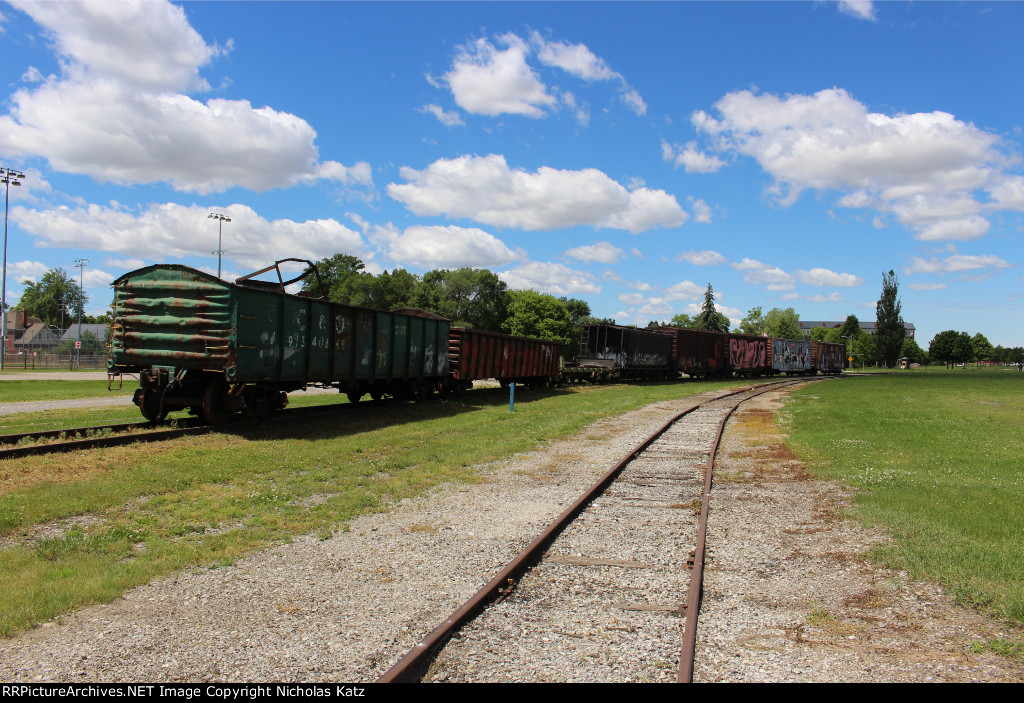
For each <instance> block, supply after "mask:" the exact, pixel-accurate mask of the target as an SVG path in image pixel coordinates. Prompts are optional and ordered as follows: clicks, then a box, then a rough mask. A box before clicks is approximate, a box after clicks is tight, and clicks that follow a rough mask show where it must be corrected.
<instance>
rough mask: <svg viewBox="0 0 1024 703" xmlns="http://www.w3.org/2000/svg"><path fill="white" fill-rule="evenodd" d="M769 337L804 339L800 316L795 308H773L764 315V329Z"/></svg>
mask: <svg viewBox="0 0 1024 703" xmlns="http://www.w3.org/2000/svg"><path fill="white" fill-rule="evenodd" d="M762 331H763V332H764V333H765V334H767V335H768V336H769V337H775V338H777V339H803V338H804V335H803V332H801V331H800V316H799V315H797V314H796V310H794V309H793V308H786V309H785V310H782V309H780V308H772V309H771V310H769V311H768V313H767V314H766V315H765V316H764V325H763V330H762Z"/></svg>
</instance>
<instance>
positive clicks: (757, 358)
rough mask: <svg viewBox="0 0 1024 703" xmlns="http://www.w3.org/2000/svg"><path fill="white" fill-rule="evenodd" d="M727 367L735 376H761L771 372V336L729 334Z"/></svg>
mask: <svg viewBox="0 0 1024 703" xmlns="http://www.w3.org/2000/svg"><path fill="white" fill-rule="evenodd" d="M727 336H728V338H729V351H728V368H729V370H731V371H733V372H734V373H735V374H736V375H737V376H761V375H762V374H765V375H767V374H770V373H771V358H770V357H769V355H768V351H769V350H770V349H771V344H772V340H771V337H758V336H756V335H752V334H731V333H730V334H729V335H727Z"/></svg>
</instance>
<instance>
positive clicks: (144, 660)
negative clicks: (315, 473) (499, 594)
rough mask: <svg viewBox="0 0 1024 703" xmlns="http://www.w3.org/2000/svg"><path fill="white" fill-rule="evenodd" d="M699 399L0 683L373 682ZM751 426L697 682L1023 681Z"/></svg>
mask: <svg viewBox="0 0 1024 703" xmlns="http://www.w3.org/2000/svg"><path fill="white" fill-rule="evenodd" d="M692 402H693V399H692V398H683V399H680V400H678V401H673V402H661V403H656V404H654V405H651V406H648V407H646V408H643V409H640V410H637V411H634V412H631V413H628V414H626V415H624V416H622V417H619V418H615V419H611V420H604V421H600V422H598V423H595V425H592V426H590V427H588V428H587V429H585V430H584V431H582V432H581V433H580V434H579V435H577V436H576V437H573V438H569V439H566V440H562V441H557V442H550V443H547V444H546V445H545V446H544V447H542V448H540V449H538V450H537V451H534V452H530V453H527V454H523V455H517V456H515V457H512V458H510V459H509V460H507V461H504V462H499V463H496V464H494V465H490V466H487V467H484V468H482V469H481V471H480V480H479V481H478V482H477V483H473V484H459V485H450V486H445V487H442V488H440V489H438V490H435V491H432V492H431V493H430V494H429V495H426V496H423V497H421V498H418V499H414V500H407V501H403V502H402V503H401V504H399V505H396V506H394V507H393V508H392V509H391V510H389V511H388V512H386V513H381V514H375V515H368V516H364V517H361V518H359V519H356V520H353V521H352V522H351V524H350V529H349V530H348V531H347V532H341V533H337V534H335V535H333V536H331V537H330V538H329V539H326V540H321V539H318V538H317V537H316V536H304V537H300V538H297V539H295V540H294V541H293V542H292V543H290V544H286V545H281V546H278V547H274V548H272V549H268V550H265V551H262V552H260V553H257V554H254V555H253V556H251V557H248V558H246V559H243V560H239V561H238V562H236V563H235V564H234V565H232V566H230V567H221V568H217V569H193V570H190V571H187V572H184V573H181V574H179V575H177V576H175V577H171V578H167V579H164V580H161V581H158V582H154V583H152V584H149V585H147V586H143V587H139V588H136V589H133V590H132V591H130V592H128V593H127V594H125V596H124V597H122V598H119V599H117V600H115V601H113V602H111V603H109V604H105V605H97V606H91V607H88V608H85V609H83V610H81V611H79V612H77V613H74V614H71V615H67V616H64V617H62V618H60V619H58V620H57V621H53V622H48V623H45V624H43V625H42V626H39V627H36V628H34V629H32V630H30V631H28V632H25V633H23V634H21V635H19V636H17V637H14V638H10V639H6V640H3V641H2V642H0V680H3V681H75V682H90V681H327V680H331V681H354V682H355V681H373V680H374V679H375V678H376V677H377V676H379V675H380V674H381V673H383V672H384V671H385V670H386V669H387V668H389V667H390V666H391V664H393V663H394V662H395V661H396V660H397V659H398V658H399V657H400V656H401V655H402V654H404V653H405V651H406V650H407V649H408V648H410V647H411V646H412V645H414V644H415V643H416V642H418V641H419V640H420V639H421V638H422V637H423V636H424V635H425V634H426V633H427V632H428V631H429V630H431V629H432V628H433V627H434V626H435V625H437V624H438V623H439V622H440V621H441V620H442V619H443V618H444V617H446V616H447V615H448V614H449V613H450V612H451V611H452V610H454V608H456V607H457V606H458V605H460V604H461V603H462V602H463V601H464V600H465V599H466V598H468V597H469V596H470V595H471V594H472V593H473V592H475V591H476V590H477V589H478V588H479V587H480V586H481V585H482V584H483V583H485V582H486V581H487V580H488V579H489V578H490V577H491V576H492V575H493V574H494V573H495V572H497V571H498V570H499V569H500V568H501V566H502V565H503V564H504V563H505V562H506V561H507V560H508V559H510V558H511V557H512V556H514V555H515V554H516V553H517V552H518V551H519V550H520V549H521V548H522V547H523V546H524V545H525V544H527V543H528V542H529V541H530V540H531V539H532V538H533V537H534V536H535V535H536V533H537V532H538V531H539V530H540V529H542V527H543V526H544V525H546V524H547V523H548V522H550V521H551V520H552V519H553V518H554V517H555V516H556V515H557V514H559V513H560V512H562V510H564V509H565V507H566V506H567V505H568V504H570V503H571V502H572V501H573V500H575V498H576V497H577V496H578V495H579V494H580V493H581V492H582V491H583V490H584V489H585V488H586V487H587V486H589V485H590V484H591V483H592V482H593V481H594V480H595V479H596V478H597V477H598V476H600V475H601V474H602V473H604V472H605V471H606V470H607V469H608V468H609V467H610V466H611V465H613V464H614V463H615V462H616V461H618V460H619V459H620V458H621V457H622V456H623V455H624V454H626V453H627V452H628V451H629V450H631V449H632V448H633V447H634V446H636V444H638V443H639V442H640V441H641V440H642V439H643V438H644V437H646V436H647V435H648V434H650V432H652V431H653V430H654V429H656V428H657V427H659V426H660V425H661V424H663V423H664V421H665V420H666V419H667V418H668V417H670V416H671V415H673V414H675V413H676V412H678V411H679V410H680V409H682V408H684V407H687V406H688V405H690V404H692ZM763 402H765V403H768V402H769V401H763ZM764 408H767V409H770V406H768V405H765V406H764ZM738 422H739V428H740V429H738V430H737V431H736V433H733V434H738V435H740V436H741V438H739V439H730V437H732V434H730V433H727V438H726V442H727V443H728V442H736V443H738V444H736V445H735V446H734V447H732V449H731V450H730V446H732V445H730V446H727V448H726V451H727V455H726V459H725V460H723V468H722V471H724V472H725V474H724V475H726V476H728V473H729V472H730V471H732V472H733V473H735V474H736V476H735V477H733V480H728V479H726V480H723V481H721V482H719V483H716V486H715V494H714V498H713V503H712V513H711V527H710V535H709V541H710V545H711V560H710V562H709V566H708V573H707V580H706V584H707V585H706V595H705V599H704V609H705V610H704V612H703V613H702V616H701V620H700V630H701V635H700V636H701V638H702V639H701V642H700V643H699V644H698V653H697V654H698V665H697V676H698V678H699V680H704V681H740V680H763V681H769V680H772V681H774V680H778V681H781V680H808V681H817V680H830V681H875V680H883V681H890V680H907V681H918V680H940V681H941V680H1000V681H1005V680H1013V681H1020V680H1021V667H1020V665H1019V664H1017V663H1016V661H1015V660H1012V659H1008V658H1004V657H998V656H996V655H994V654H991V653H982V654H974V653H972V651H971V644H972V643H973V642H976V641H988V640H991V639H992V638H994V637H996V636H999V635H1000V634H1002V635H1006V636H1011V635H1012V634H1013V633H1009V631H1008V630H1007V629H1006V628H1005V627H1000V626H999V625H998V624H997V623H994V622H992V621H989V620H986V619H985V618H983V617H981V616H979V615H977V614H974V613H971V612H967V611H963V610H962V609H958V608H956V607H955V606H953V605H951V604H950V602H949V599H948V598H947V597H946V596H945V595H944V594H942V593H941V592H940V591H939V589H937V588H935V587H934V586H929V585H925V584H915V583H912V582H910V581H909V579H907V578H906V576H905V575H901V574H899V573H894V572H886V571H883V570H880V569H877V568H875V567H873V566H871V565H870V564H869V563H868V562H866V561H865V560H864V558H863V553H864V551H865V550H866V549H867V548H868V547H870V546H871V545H872V544H875V543H877V541H878V540H881V539H885V537H884V535H880V534H875V533H867V532H864V531H863V530H861V529H859V528H856V527H855V526H853V525H852V524H851V523H849V522H845V521H842V520H840V519H839V518H838V517H837V515H838V514H839V512H840V511H841V510H842V509H843V508H844V506H845V505H846V501H847V500H848V496H847V495H846V494H844V493H842V492H841V491H840V490H839V489H838V488H837V487H836V486H835V485H834V484H828V483H825V482H818V481H812V480H810V479H808V478H807V477H806V475H805V474H804V473H803V471H802V469H801V468H800V467H799V465H798V462H795V459H792V458H791V457H786V456H784V454H783V453H782V452H778V451H775V452H773V458H772V459H771V461H768V460H767V459H766V460H765V461H764V462H761V461H758V462H752V461H751V459H750V457H749V456H747V454H748V452H749V451H750V448H751V446H753V445H752V444H751V442H752V441H753V440H752V439H751V438H748V437H745V436H742V426H743V425H742V422H740V421H738ZM777 442H778V439H777V438H773V439H769V440H768V442H767V445H768V446H772V447H774V446H776V445H777ZM730 451H731V452H732V453H731V454H730V453H729V452H730ZM775 455H779V456H775ZM755 464H756V465H755ZM752 467H753V468H752ZM754 470H756V471H757V472H760V473H758V474H757V475H754V474H751V471H754ZM780 506H782V508H781V509H780ZM825 508H827V509H825ZM584 587H585V586H584ZM852 613H853V614H855V613H860V616H862V617H860V616H859V617H860V619H859V620H858V619H851V617H852V616H851V615H850V614H852ZM954 616H956V617H954ZM963 616H966V618H964V617H963ZM872 618H874V619H872ZM847 623H849V624H847ZM585 626H586V624H585V623H582V624H581V623H566V624H565V625H564V627H562V628H560V629H561V630H563V631H564V632H567V633H570V635H569V636H571V633H572V632H574V631H575V629H574V628H580V627H585ZM558 636H560V635H558V634H557V633H552V635H551V637H558ZM1018 636H1019V634H1018ZM851 637H853V638H854V639H851ZM521 680H527V678H526V677H522V679H521ZM588 680H596V679H588Z"/></svg>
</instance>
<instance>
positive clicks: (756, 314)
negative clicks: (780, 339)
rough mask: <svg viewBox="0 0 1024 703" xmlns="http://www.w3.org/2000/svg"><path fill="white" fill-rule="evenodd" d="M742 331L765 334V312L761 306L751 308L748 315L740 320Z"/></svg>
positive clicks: (744, 332)
mask: <svg viewBox="0 0 1024 703" xmlns="http://www.w3.org/2000/svg"><path fill="white" fill-rule="evenodd" d="M740 332H741V333H743V334H764V314H763V313H762V312H761V306H760V305H758V306H757V307H753V308H750V310H748V311H747V316H746V317H744V318H743V320H742V321H740Z"/></svg>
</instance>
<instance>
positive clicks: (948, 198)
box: [0, 0, 1024, 347]
mask: <svg viewBox="0 0 1024 703" xmlns="http://www.w3.org/2000/svg"><path fill="white" fill-rule="evenodd" d="M1021 36H1024V4H1022V3H1009V2H1008V3H1003V2H996V3H982V2H970V3H953V2H936V3H932V2H917V3H900V2H884V3H870V2H856V3H854V2H851V3H835V2H785V3H774V2H762V3H741V2H728V3H699V2H680V3H672V2H659V3H606V2H601V3H586V2H573V3H537V4H534V3H525V2H521V3H520V2H517V3H472V2H465V3H462V2H460V3H430V2H423V3H334V2H312V3H298V2H287V3H286V2H258V3H245V2H223V3H221V2H201V3H192V2H187V3H175V4H172V3H167V2H163V1H159V0H147V1H143V2H124V1H121V2H92V3H86V4H78V3H59V2H44V3H31V2H13V3H10V4H0V44H2V46H3V48H4V52H3V55H4V57H5V60H4V62H3V63H2V65H0V79H2V85H3V87H4V88H3V89H4V90H5V96H4V102H3V105H2V106H0V165H2V166H6V167H9V168H14V169H18V170H21V171H23V172H25V174H26V179H25V183H24V185H23V186H22V187H20V188H12V189H11V210H10V220H9V236H8V256H7V261H8V278H7V282H8V283H7V296H8V301H9V302H13V301H16V300H17V298H18V297H19V295H20V292H21V289H22V286H21V285H20V282H21V281H22V280H24V279H26V278H29V279H37V278H38V277H40V276H41V275H42V274H43V273H45V271H46V270H48V269H49V268H51V267H63V268H65V269H66V270H68V271H71V272H73V273H75V274H77V273H78V271H77V270H76V269H74V261H75V260H76V259H78V258H86V259H88V260H89V263H88V266H87V267H86V269H85V271H84V275H85V285H86V291H87V293H88V294H89V296H90V304H89V306H88V309H89V311H90V312H94V313H98V312H102V311H103V310H104V309H105V308H106V306H107V304H108V303H109V299H110V290H109V287H108V286H109V283H110V281H111V280H113V279H114V278H116V277H117V276H119V275H121V274H122V273H124V272H125V271H128V270H131V269H133V268H137V267H140V266H143V265H148V264H152V263H164V262H173V263H185V264H188V265H191V266H195V267H197V268H201V269H204V270H207V271H211V272H214V273H215V272H216V269H217V260H216V256H215V255H214V254H212V253H211V252H213V251H214V250H215V249H217V224H216V221H214V220H211V219H209V218H208V217H207V216H208V214H209V213H211V212H218V213H223V214H226V215H228V216H229V217H231V218H232V221H231V222H230V223H227V224H225V225H224V245H223V248H224V249H226V250H227V252H228V253H227V254H226V255H225V259H224V271H225V274H224V275H225V277H234V276H237V275H241V274H244V273H248V272H250V271H252V270H255V269H257V268H262V267H263V266H265V265H267V264H270V263H272V262H273V260H274V259H278V258H285V257H299V258H308V259H319V258H322V257H325V256H330V255H332V254H335V253H339V252H342V253H348V254H353V255H356V256H359V257H360V258H362V259H363V260H364V261H365V262H366V263H367V267H368V269H369V270H371V271H374V272H379V271H382V270H385V269H388V270H390V269H392V268H394V267H396V266H397V267H403V268H406V269H408V270H410V271H413V272H416V273H422V272H424V271H427V270H430V269H433V268H454V267H459V266H474V267H484V268H488V269H491V270H493V271H495V272H497V273H498V274H499V275H500V276H501V277H502V278H503V279H504V280H505V281H506V282H507V283H508V284H509V286H510V287H512V288H533V289H536V290H540V291H543V292H549V293H553V294H555V295H568V296H571V297H578V298H582V299H584V300H587V301H588V302H589V303H590V305H591V308H592V310H593V312H594V314H596V315H598V316H608V317H614V318H615V319H616V320H617V321H618V322H620V323H624V324H625V323H638V324H641V325H643V324H646V323H647V321H648V320H651V319H658V320H667V319H669V318H671V317H672V316H673V315H674V314H676V313H678V312H689V313H691V314H693V313H694V312H695V311H696V310H697V309H699V306H700V303H701V302H702V300H703V292H704V289H705V287H706V286H707V284H708V283H711V284H712V285H713V287H714V290H715V293H716V298H717V303H718V305H719V309H720V310H722V311H723V312H725V313H726V314H727V315H729V317H730V318H731V319H732V320H733V322H734V324H736V323H738V322H739V320H740V319H741V318H742V317H743V315H744V314H745V313H746V312H747V310H749V309H750V308H751V307H753V306H755V305H760V306H761V307H762V308H763V309H764V310H765V311H767V310H768V309H770V308H773V307H783V308H786V307H793V308H795V309H796V311H797V313H798V314H799V315H800V317H801V319H804V320H823V319H835V320H841V319H844V318H845V316H846V315H848V314H851V313H853V314H855V315H857V316H858V317H859V318H860V319H861V320H873V319H874V315H875V311H874V304H875V301H876V300H877V297H878V295H879V293H880V291H881V283H882V274H883V273H884V272H887V271H888V270H889V269H893V270H895V271H896V273H897V274H898V275H899V280H900V292H901V298H902V302H903V316H904V318H905V319H906V320H907V321H908V322H913V323H914V324H915V325H916V327H917V330H918V340H919V342H921V344H922V346H925V347H926V346H927V343H928V342H929V341H930V340H931V338H932V337H933V336H934V335H935V334H937V333H938V332H940V331H942V330H945V329H951V328H952V329H956V330H963V331H966V332H969V333H970V334H972V335H973V334H974V333H976V332H982V333H983V334H985V335H986V336H987V337H988V338H989V339H990V340H991V341H992V343H993V344H1003V345H1006V346H1017V345H1021V344H1024V331H1022V330H1024V325H1022V322H1024V312H1022V310H1024V296H1022V292H1024V271H1022V269H1021V263H1022V253H1021V246H1020V241H1021V232H1022V224H1024V218H1022V214H1024V168H1022V163H1021V156H1022V154H1024V146H1022V140H1024V135H1022V131H1021V128H1022V124H1021V119H1022V116H1024V90H1022V86H1024V43H1022V42H1021V41H1020V37H1021Z"/></svg>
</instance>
